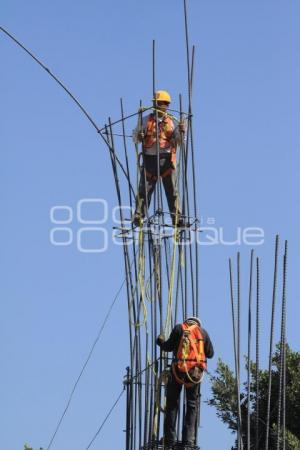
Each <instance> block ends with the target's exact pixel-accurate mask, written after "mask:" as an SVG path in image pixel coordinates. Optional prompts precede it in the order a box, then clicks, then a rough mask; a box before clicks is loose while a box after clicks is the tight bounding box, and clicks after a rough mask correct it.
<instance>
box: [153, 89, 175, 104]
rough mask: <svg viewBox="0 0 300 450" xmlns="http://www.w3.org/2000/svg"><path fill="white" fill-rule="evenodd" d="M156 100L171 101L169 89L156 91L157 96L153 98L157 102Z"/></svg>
mask: <svg viewBox="0 0 300 450" xmlns="http://www.w3.org/2000/svg"><path fill="white" fill-rule="evenodd" d="M155 100H156V101H157V102H168V103H171V96H170V94H169V92H167V91H156V92H155V98H154V99H153V101H154V102H155Z"/></svg>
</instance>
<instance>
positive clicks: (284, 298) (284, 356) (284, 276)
mask: <svg viewBox="0 0 300 450" xmlns="http://www.w3.org/2000/svg"><path fill="white" fill-rule="evenodd" d="M287 256H288V242H287V241H285V248H284V258H283V288H282V341H283V342H282V347H283V379H282V384H283V386H282V441H283V443H282V450H285V448H286V443H285V437H286V282H287Z"/></svg>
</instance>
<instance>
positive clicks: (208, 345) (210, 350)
mask: <svg viewBox="0 0 300 450" xmlns="http://www.w3.org/2000/svg"><path fill="white" fill-rule="evenodd" d="M202 331H203V334H204V336H203V337H204V353H205V356H206V358H212V357H213V356H214V353H215V351H214V347H213V344H212V342H211V340H210V337H209V334H208V332H207V331H206V330H204V329H203V330H202Z"/></svg>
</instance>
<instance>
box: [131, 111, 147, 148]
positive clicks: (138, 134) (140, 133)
mask: <svg viewBox="0 0 300 450" xmlns="http://www.w3.org/2000/svg"><path fill="white" fill-rule="evenodd" d="M146 120H147V118H145V117H143V119H142V117H141V115H139V120H138V123H137V126H136V127H135V129H134V130H132V140H133V142H134V143H135V144H139V143H140V142H142V141H143V139H144V137H145V124H146Z"/></svg>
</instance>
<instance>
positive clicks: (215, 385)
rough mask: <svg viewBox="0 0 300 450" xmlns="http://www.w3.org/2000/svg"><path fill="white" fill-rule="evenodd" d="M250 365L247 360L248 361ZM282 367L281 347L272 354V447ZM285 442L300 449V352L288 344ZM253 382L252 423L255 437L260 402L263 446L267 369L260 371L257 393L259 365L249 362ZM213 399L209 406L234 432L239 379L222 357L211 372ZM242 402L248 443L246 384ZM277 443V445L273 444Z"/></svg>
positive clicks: (209, 401)
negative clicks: (237, 382) (237, 381)
mask: <svg viewBox="0 0 300 450" xmlns="http://www.w3.org/2000/svg"><path fill="white" fill-rule="evenodd" d="M246 368H247V361H246ZM279 368H280V351H279V346H277V349H276V351H275V353H274V355H273V365H272V391H271V409H270V411H271V414H270V427H271V428H270V448H275V447H276V445H275V444H274V443H275V442H276V436H277V431H276V424H277V405H278V391H279ZM286 369H287V370H286V405H287V408H286V445H287V448H290V449H293V450H296V449H299V450H300V445H299V442H300V427H299V423H300V353H298V352H294V351H292V350H291V349H290V348H289V346H288V345H287V346H286ZM250 372H251V385H250V400H251V402H250V403H251V404H250V407H251V411H250V426H251V436H252V440H253V439H254V436H255V430H256V413H255V411H256V405H257V402H258V405H259V438H260V446H261V447H262V448H263V447H264V445H263V444H264V438H265V431H266V428H265V419H266V411H267V400H268V379H269V374H268V370H259V376H258V388H259V396H258V398H257V395H256V389H257V384H256V365H255V364H254V363H253V362H251V363H250ZM211 382H212V385H211V390H212V398H210V399H209V400H208V402H207V403H208V404H209V405H210V406H214V407H215V408H216V410H217V416H218V417H219V418H220V419H221V420H222V421H223V422H224V423H225V424H226V425H227V426H228V428H229V429H230V430H231V431H232V432H236V430H237V423H238V414H237V393H236V379H235V376H234V373H233V371H232V370H231V369H230V368H229V366H228V365H227V364H225V363H224V362H223V361H221V360H220V359H219V361H218V365H217V369H216V371H215V373H214V374H213V375H211ZM240 405H241V414H242V435H243V441H244V443H246V435H247V433H246V423H247V384H246V383H244V384H243V385H242V386H241V395H240ZM274 445H275V447H273V446H274Z"/></svg>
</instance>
